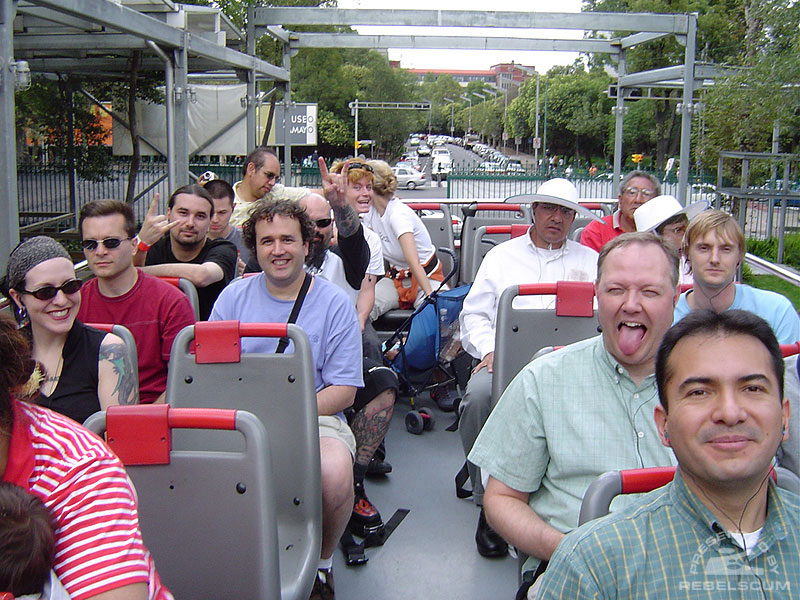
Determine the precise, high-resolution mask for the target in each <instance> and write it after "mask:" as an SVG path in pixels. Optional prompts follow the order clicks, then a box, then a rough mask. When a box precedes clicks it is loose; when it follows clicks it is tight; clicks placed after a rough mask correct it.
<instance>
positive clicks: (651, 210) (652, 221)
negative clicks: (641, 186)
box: [633, 194, 708, 231]
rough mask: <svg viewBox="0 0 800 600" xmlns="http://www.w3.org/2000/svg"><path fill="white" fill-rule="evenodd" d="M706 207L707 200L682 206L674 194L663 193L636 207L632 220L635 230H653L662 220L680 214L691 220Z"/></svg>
mask: <svg viewBox="0 0 800 600" xmlns="http://www.w3.org/2000/svg"><path fill="white" fill-rule="evenodd" d="M707 208H708V202H706V201H705V200H700V201H699V202H694V203H692V204H689V205H688V206H683V205H682V204H681V203H680V202H678V199H677V198H675V196H670V195H667V194H665V195H663V196H656V197H655V198H652V199H650V200H648V201H647V202H645V203H644V204H642V205H641V206H640V207H639V208H637V209H636V210H635V211H634V212H633V220H634V221H635V222H636V231H653V230H654V229H656V228H657V227H658V226H659V225H661V224H662V223H663V222H664V221H668V220H670V219H671V218H672V217H676V216H678V215H680V214H684V215H686V218H688V219H689V220H690V221H691V220H692V219H693V218H694V217H695V216H697V215H699V214H700V213H701V212H703V211H704V210H705V209H707Z"/></svg>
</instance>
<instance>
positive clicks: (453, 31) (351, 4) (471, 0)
mask: <svg viewBox="0 0 800 600" xmlns="http://www.w3.org/2000/svg"><path fill="white" fill-rule="evenodd" d="M387 4H388V2H387V0H339V7H340V8H387ZM391 4H392V8H395V9H398V10H399V9H436V10H486V8H487V5H490V6H491V9H492V10H494V11H509V10H510V11H514V10H524V11H534V12H580V10H581V0H560V1H559V2H553V1H552V0H437V1H435V2H431V0H403V2H401V3H397V4H395V3H391ZM356 29H357V30H358V31H359V33H362V34H365V35H378V34H383V35H403V34H408V35H464V30H463V29H461V28H455V27H441V28H430V27H356ZM465 29H467V30H468V31H470V32H472V33H473V34H475V33H477V32H480V33H479V35H482V36H488V37H491V36H497V35H499V34H505V35H513V37H520V36H526V32H527V37H532V38H534V37H536V38H545V39H549V38H557V39H563V38H573V37H574V38H577V39H580V38H581V37H583V34H582V32H580V31H566V30H548V29H540V30H527V29H512V30H505V29H500V28H495V29H491V28H465ZM577 57H578V54H577V53H575V52H522V51H513V52H512V51H494V50H459V51H453V50H392V49H390V50H389V59H390V60H399V61H400V66H401V67H403V68H405V69H424V68H429V69H488V68H489V67H490V66H492V65H494V64H497V63H502V62H511V61H512V60H513V61H514V62H516V63H519V64H523V65H529V66H534V67H536V69H537V70H538V71H540V72H542V73H544V72H546V71H547V70H548V69H549V68H550V67H552V66H553V65H563V64H572V62H573V61H574V60H575V59H576V58H577Z"/></svg>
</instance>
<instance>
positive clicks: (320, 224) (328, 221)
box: [314, 218, 333, 229]
mask: <svg viewBox="0 0 800 600" xmlns="http://www.w3.org/2000/svg"><path fill="white" fill-rule="evenodd" d="M314 223H315V224H316V226H317V227H319V228H320V229H325V228H326V227H330V224H331V223H333V219H330V218H328V219H317V220H316V221H314Z"/></svg>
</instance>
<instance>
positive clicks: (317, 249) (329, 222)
mask: <svg viewBox="0 0 800 600" xmlns="http://www.w3.org/2000/svg"><path fill="white" fill-rule="evenodd" d="M300 206H302V207H303V208H304V209H305V211H306V213H307V214H308V216H309V217H311V221H312V222H313V223H314V237H313V238H312V239H311V244H310V247H309V253H308V258H307V259H306V263H307V264H309V265H312V266H315V267H320V266H321V265H322V261H323V260H324V259H325V252H326V251H327V250H328V248H330V247H331V238H332V237H333V219H332V218H331V206H330V204H328V201H327V200H326V199H325V198H324V196H320V195H319V194H315V193H313V192H312V193H310V194H308V195H307V196H305V197H304V198H302V199H301V200H300Z"/></svg>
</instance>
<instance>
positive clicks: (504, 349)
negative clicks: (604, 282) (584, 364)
mask: <svg viewBox="0 0 800 600" xmlns="http://www.w3.org/2000/svg"><path fill="white" fill-rule="evenodd" d="M530 295H555V296H556V303H555V306H556V308H555V309H552V308H550V309H539V308H520V307H514V305H513V303H514V299H515V298H517V297H518V296H530ZM593 299H594V284H593V283H592V282H589V281H559V282H557V283H532V284H522V285H512V286H510V287H508V288H506V289H505V290H504V291H503V293H502V294H501V295H500V301H499V303H498V305H497V321H496V331H495V348H494V374H493V375H492V399H493V401H494V402H496V401H497V399H498V398H500V396H501V395H502V393H503V391H504V390H505V389H506V386H508V384H509V383H510V382H511V380H512V379H513V378H514V377H515V376H516V375H517V373H519V372H520V370H522V367H524V366H525V365H526V364H528V363H529V362H530V361H531V360H532V357H533V355H534V354H536V352H538V351H539V350H540V349H541V348H544V347H546V346H561V345H565V344H571V343H573V342H577V341H579V340H583V339H586V338H589V337H592V336H594V335H596V334H597V325H598V322H597V311H595V310H594V308H593Z"/></svg>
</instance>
